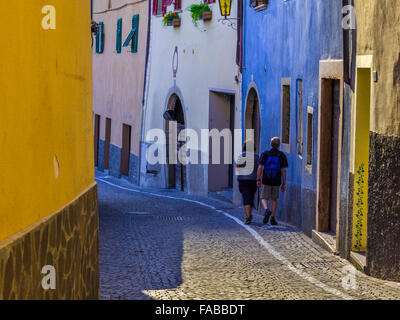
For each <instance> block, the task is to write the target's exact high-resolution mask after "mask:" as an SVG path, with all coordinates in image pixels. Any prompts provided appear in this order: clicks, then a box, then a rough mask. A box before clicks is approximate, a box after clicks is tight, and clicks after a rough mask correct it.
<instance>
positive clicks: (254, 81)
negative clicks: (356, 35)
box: [242, 0, 343, 236]
mask: <svg viewBox="0 0 400 320" xmlns="http://www.w3.org/2000/svg"><path fill="white" fill-rule="evenodd" d="M243 15H244V19H243V58H242V59H243V62H242V85H243V88H242V94H243V96H242V101H243V104H242V123H243V128H244V129H251V128H252V129H255V131H256V133H255V139H256V140H258V142H259V144H260V147H259V150H257V151H259V152H262V151H263V150H266V149H267V148H269V142H270V139H271V138H272V137H275V136H278V137H280V138H281V142H282V143H283V144H282V147H281V150H282V151H284V152H285V154H286V155H287V157H288V161H289V169H288V181H287V184H288V189H287V191H286V192H285V193H284V194H282V193H281V196H280V202H279V209H278V215H277V217H278V220H281V221H284V222H286V223H289V224H291V225H294V226H297V227H299V228H300V229H302V230H303V231H304V232H305V233H306V234H308V235H310V236H311V235H312V231H313V230H314V229H316V228H317V221H318V215H317V213H316V212H317V211H318V210H317V197H318V191H317V188H318V187H317V185H318V179H319V175H320V174H321V173H320V172H319V171H318V161H319V153H318V152H319V150H318V146H319V143H320V141H319V134H320V133H319V127H320V125H321V124H320V123H319V116H320V115H319V112H320V110H319V105H320V96H321V70H320V64H321V61H328V62H329V61H332V62H334V63H336V65H338V64H339V65H340V63H341V61H342V59H343V30H342V0H329V1H326V0H270V1H265V2H262V1H253V0H244V5H243ZM328 69H329V68H328ZM328 77H329V76H328ZM341 88H343V82H341V80H340V77H339V92H341V93H340V94H338V97H343V90H342V89H341ZM322 143H323V141H322ZM339 153H340V151H339ZM322 160H323V159H322ZM327 174H328V173H327ZM339 176H340V172H339ZM322 187H323V186H322ZM322 187H321V188H322ZM339 193H340V192H339ZM339 198H340V196H339ZM339 201H340V199H339ZM326 231H329V230H326Z"/></svg>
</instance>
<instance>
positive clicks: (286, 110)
mask: <svg viewBox="0 0 400 320" xmlns="http://www.w3.org/2000/svg"><path fill="white" fill-rule="evenodd" d="M281 141H282V143H283V144H289V143H290V79H282V132H281Z"/></svg>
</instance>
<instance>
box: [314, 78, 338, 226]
mask: <svg viewBox="0 0 400 320" xmlns="http://www.w3.org/2000/svg"><path fill="white" fill-rule="evenodd" d="M321 99H322V100H321V110H320V121H321V123H320V130H319V133H318V134H319V135H320V143H319V162H318V172H319V173H318V179H319V181H318V182H319V186H318V211H317V214H318V215H317V231H320V232H329V233H332V234H336V228H337V215H338V211H337V205H338V200H339V199H338V183H339V179H338V177H339V172H338V169H339V154H340V151H339V150H340V146H339V121H340V80H334V79H323V80H322V83H321Z"/></svg>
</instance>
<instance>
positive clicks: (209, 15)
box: [201, 10, 212, 21]
mask: <svg viewBox="0 0 400 320" xmlns="http://www.w3.org/2000/svg"><path fill="white" fill-rule="evenodd" d="M201 17H202V19H203V21H210V20H211V19H212V11H211V10H210V11H203V13H202V14H201Z"/></svg>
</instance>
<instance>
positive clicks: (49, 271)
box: [42, 265, 56, 290]
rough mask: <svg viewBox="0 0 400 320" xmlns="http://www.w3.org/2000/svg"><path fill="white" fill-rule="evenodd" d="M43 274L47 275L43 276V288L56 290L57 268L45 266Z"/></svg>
mask: <svg viewBox="0 0 400 320" xmlns="http://www.w3.org/2000/svg"><path fill="white" fill-rule="evenodd" d="M42 274H44V275H45V276H44V277H43V278H42V288H43V289H44V290H55V289H56V268H54V266H51V265H46V266H43V268H42Z"/></svg>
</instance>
